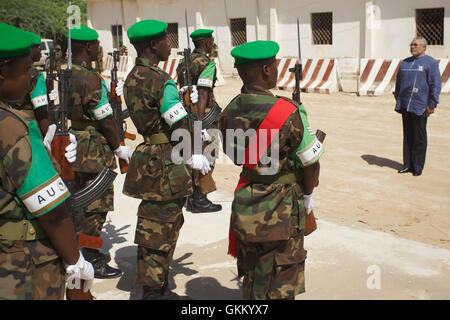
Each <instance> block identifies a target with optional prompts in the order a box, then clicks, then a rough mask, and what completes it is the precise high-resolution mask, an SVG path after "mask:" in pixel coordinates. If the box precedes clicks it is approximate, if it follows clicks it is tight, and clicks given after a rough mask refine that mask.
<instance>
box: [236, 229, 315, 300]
mask: <svg viewBox="0 0 450 320" xmlns="http://www.w3.org/2000/svg"><path fill="white" fill-rule="evenodd" d="M303 238H304V236H303V234H301V235H300V236H296V237H291V238H289V240H279V241H267V242H244V241H239V242H238V258H237V259H238V261H237V263H238V272H239V277H242V276H244V279H243V284H242V298H243V299H244V300H272V299H294V298H295V296H296V295H298V294H300V293H303V292H305V275H304V270H305V259H306V251H305V250H304V249H303Z"/></svg>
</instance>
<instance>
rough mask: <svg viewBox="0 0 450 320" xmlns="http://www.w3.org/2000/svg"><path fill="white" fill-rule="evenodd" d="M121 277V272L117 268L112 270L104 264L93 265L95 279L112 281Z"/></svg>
mask: <svg viewBox="0 0 450 320" xmlns="http://www.w3.org/2000/svg"><path fill="white" fill-rule="evenodd" d="M121 275H122V271H121V270H120V269H117V268H113V267H111V266H109V265H107V264H106V263H103V264H100V265H99V264H94V278H96V279H114V278H118V277H120V276H121Z"/></svg>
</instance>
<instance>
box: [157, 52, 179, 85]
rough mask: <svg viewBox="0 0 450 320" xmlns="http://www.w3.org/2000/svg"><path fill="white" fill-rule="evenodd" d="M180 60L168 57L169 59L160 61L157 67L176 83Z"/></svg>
mask: <svg viewBox="0 0 450 320" xmlns="http://www.w3.org/2000/svg"><path fill="white" fill-rule="evenodd" d="M180 60H181V58H171V57H169V59H168V60H167V61H161V62H160V63H159V64H158V66H159V67H160V68H161V70H163V71H164V72H167V73H168V74H169V76H170V77H171V78H172V79H173V80H174V81H175V82H177V78H178V75H177V67H178V64H179V63H180Z"/></svg>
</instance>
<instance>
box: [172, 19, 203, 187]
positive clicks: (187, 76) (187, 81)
mask: <svg viewBox="0 0 450 320" xmlns="http://www.w3.org/2000/svg"><path fill="white" fill-rule="evenodd" d="M184 18H185V22H186V40H187V48H185V49H184V50H183V51H181V52H178V54H179V55H182V56H183V57H184V61H185V68H184V71H183V78H184V85H185V86H188V87H189V88H188V89H187V90H186V92H185V93H184V96H183V97H181V98H182V101H183V105H184V107H185V108H186V111H187V113H188V118H187V121H188V130H189V132H190V133H191V135H192V137H191V141H192V150H194V149H196V145H195V143H194V142H195V139H194V134H193V133H194V121H195V120H197V117H196V116H195V115H194V114H193V112H192V111H193V109H194V110H197V107H196V105H195V104H194V103H192V101H191V98H190V96H191V93H192V75H191V71H190V67H191V63H192V59H191V47H190V44H189V26H188V19H187V11H186V10H184ZM197 149H198V148H197ZM195 151H197V153H202V150H201V146H200V150H194V152H193V154H197V153H195ZM198 179H199V175H198V171H196V172H194V182H196V183H195V185H198Z"/></svg>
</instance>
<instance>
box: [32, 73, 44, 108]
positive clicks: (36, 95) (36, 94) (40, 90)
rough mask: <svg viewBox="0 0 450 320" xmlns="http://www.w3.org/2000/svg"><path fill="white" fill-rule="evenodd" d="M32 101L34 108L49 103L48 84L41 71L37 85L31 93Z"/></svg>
mask: <svg viewBox="0 0 450 320" xmlns="http://www.w3.org/2000/svg"><path fill="white" fill-rule="evenodd" d="M31 103H32V104H33V107H34V109H37V108H40V107H43V106H46V105H48V98H47V86H46V85H45V79H44V75H43V73H42V72H39V76H38V79H37V82H36V87H35V88H34V90H33V92H32V93H31Z"/></svg>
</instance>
